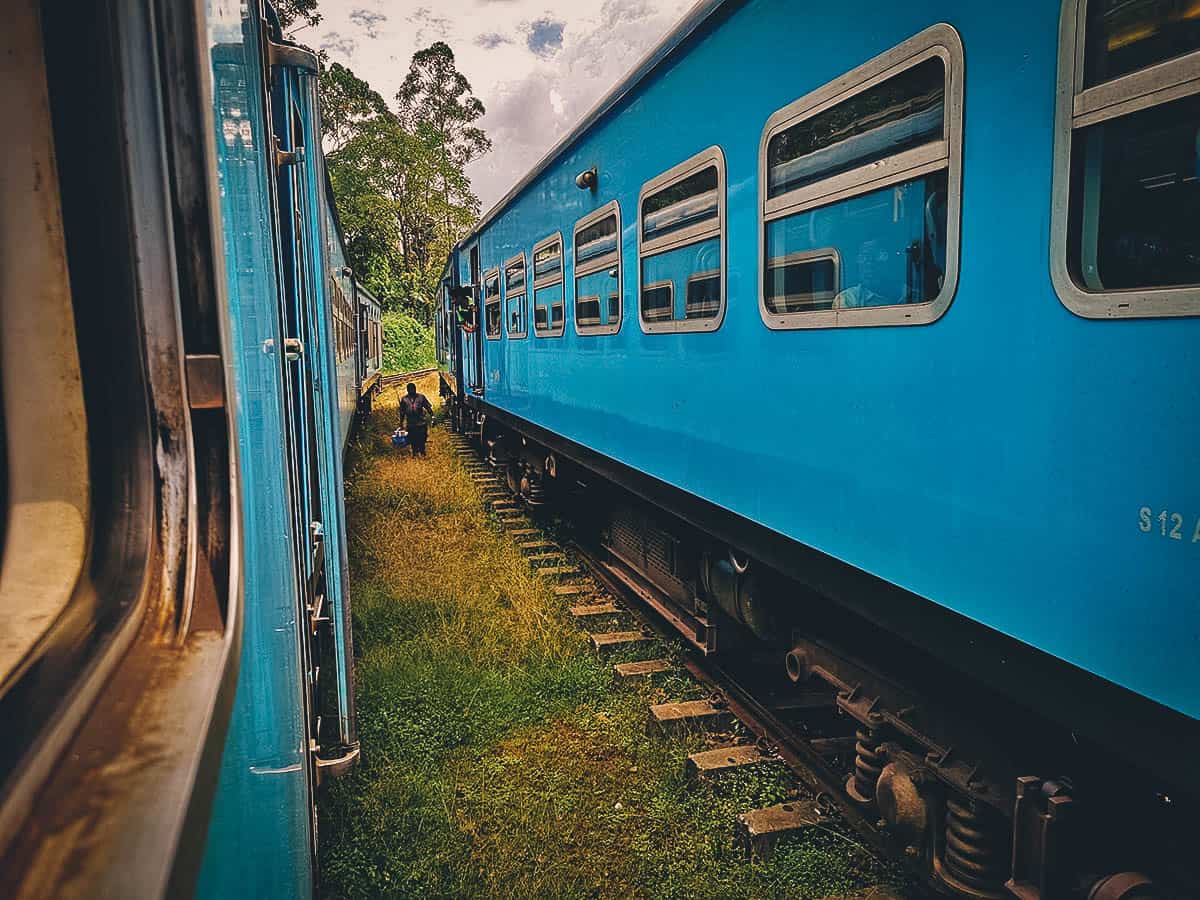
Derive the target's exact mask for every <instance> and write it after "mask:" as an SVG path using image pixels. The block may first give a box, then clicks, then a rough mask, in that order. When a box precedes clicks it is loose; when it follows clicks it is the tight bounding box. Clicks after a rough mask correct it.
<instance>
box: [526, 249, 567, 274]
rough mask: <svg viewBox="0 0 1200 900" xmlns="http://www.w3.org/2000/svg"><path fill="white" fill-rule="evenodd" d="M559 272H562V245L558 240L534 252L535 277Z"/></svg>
mask: <svg viewBox="0 0 1200 900" xmlns="http://www.w3.org/2000/svg"><path fill="white" fill-rule="evenodd" d="M559 272H562V247H561V246H560V245H559V243H558V241H555V242H554V243H553V244H550V245H549V246H546V247H543V248H542V249H541V250H538V251H537V252H536V253H534V254H533V277H534V279H535V280H537V279H541V278H543V277H545V276H548V275H553V274H555V273H559Z"/></svg>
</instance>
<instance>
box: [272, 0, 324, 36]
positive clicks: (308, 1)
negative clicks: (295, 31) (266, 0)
mask: <svg viewBox="0 0 1200 900" xmlns="http://www.w3.org/2000/svg"><path fill="white" fill-rule="evenodd" d="M275 12H276V13H278V14H279V24H280V25H281V26H283V30H284V31H287V30H288V29H290V28H291V27H292V26H293V25H296V26H298V27H300V28H306V27H308V26H310V25H317V24H319V23H320V21H321V14H320V13H319V12H317V0H275Z"/></svg>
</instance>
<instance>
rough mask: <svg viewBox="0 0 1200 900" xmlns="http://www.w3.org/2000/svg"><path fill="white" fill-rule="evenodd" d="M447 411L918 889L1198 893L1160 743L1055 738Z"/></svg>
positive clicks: (673, 526) (774, 582)
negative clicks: (765, 725)
mask: <svg viewBox="0 0 1200 900" xmlns="http://www.w3.org/2000/svg"><path fill="white" fill-rule="evenodd" d="M451 400H452V402H451V420H452V425H453V427H455V428H456V429H457V430H460V431H462V432H466V433H468V434H470V435H472V436H473V437H474V438H475V439H476V440H478V442H479V444H480V447H481V449H482V450H483V451H484V453H485V454H486V456H487V458H488V459H489V461H490V462H491V463H492V464H493V465H494V466H495V467H496V468H497V469H498V470H499V471H501V472H503V473H505V474H506V475H507V480H508V484H509V487H510V488H511V489H512V490H513V491H514V493H516V494H519V495H520V496H521V497H523V498H524V500H525V501H526V503H527V504H528V505H530V506H533V507H540V506H546V507H550V508H552V509H553V510H554V511H555V512H556V513H559V514H561V515H562V516H563V518H564V519H566V520H567V522H568V523H569V525H570V527H571V528H572V529H573V530H574V532H575V534H576V536H577V539H578V540H579V542H580V545H581V546H586V547H589V548H591V551H592V555H593V558H594V559H596V560H597V561H598V564H599V565H601V566H602V567H603V568H604V569H605V570H606V573H605V574H606V576H607V577H608V578H609V580H611V581H616V582H619V583H620V585H621V586H622V587H623V588H625V589H626V590H627V591H628V592H629V593H630V594H632V595H635V596H636V597H637V598H638V599H639V600H640V601H641V602H642V603H643V604H644V605H646V606H648V607H650V608H651V609H652V610H653V612H654V613H656V614H657V617H658V618H659V619H661V621H662V622H664V623H667V624H669V625H670V627H671V628H672V629H673V630H674V631H675V632H677V633H678V634H679V636H680V637H681V638H682V640H683V641H684V642H685V643H686V644H687V645H688V646H689V647H690V649H691V651H692V653H693V654H695V655H697V656H699V657H704V658H707V659H711V660H719V661H720V666H721V670H722V671H723V672H724V673H725V675H726V677H730V678H732V679H735V680H736V681H737V682H738V683H739V684H740V685H742V686H743V687H744V688H745V689H746V691H747V692H748V693H749V694H752V695H753V696H755V697H757V698H762V699H761V700H760V701H758V702H761V704H762V705H763V706H764V707H766V708H767V709H768V710H769V717H770V718H771V719H772V720H773V721H777V722H780V723H782V725H783V730H784V731H786V733H787V734H786V740H789V741H794V742H796V744H797V745H798V746H802V747H803V749H804V751H805V754H806V758H808V759H811V760H814V761H815V762H816V763H817V766H818V768H819V769H821V770H822V771H823V772H824V774H825V776H826V778H827V783H829V782H832V783H835V784H836V786H837V789H838V792H839V794H840V797H839V800H840V803H841V804H842V805H843V806H844V807H845V808H848V809H850V810H853V811H855V812H856V813H857V818H858V819H859V820H860V821H862V822H865V823H867V826H868V828H869V829H870V830H871V831H873V832H874V837H875V838H876V840H877V843H879V844H881V845H883V846H885V847H886V848H887V849H889V850H890V851H892V852H893V853H895V854H896V855H897V856H898V857H901V858H904V859H905V860H906V862H907V864H908V865H909V867H910V868H911V869H913V870H914V871H916V872H917V873H918V874H919V875H920V876H921V877H922V878H923V880H924V881H925V882H926V884H927V885H928V886H929V887H930V889H931V890H933V891H934V892H936V893H938V894H941V895H946V896H954V897H972V898H1002V897H1017V898H1021V900H1047V898H1056V897H1080V898H1088V900H1119V898H1124V900H1132V898H1149V897H1155V898H1158V897H1176V896H1180V897H1182V896H1195V893H1194V891H1195V886H1196V885H1197V883H1198V882H1197V868H1198V867H1197V865H1196V863H1195V860H1194V859H1193V857H1192V855H1191V854H1189V852H1188V851H1189V848H1190V847H1192V846H1194V845H1195V842H1196V839H1197V837H1200V829H1198V828H1197V827H1196V824H1195V811H1196V805H1195V802H1194V800H1192V799H1191V796H1190V793H1191V792H1190V791H1189V787H1188V778H1190V777H1191V776H1190V774H1189V775H1188V776H1187V777H1181V778H1180V779H1179V780H1178V781H1177V782H1176V781H1173V780H1172V779H1170V778H1164V777H1163V775H1162V773H1161V771H1156V768H1155V765H1154V763H1155V762H1156V761H1157V762H1161V757H1162V755H1163V751H1164V749H1165V748H1164V747H1163V746H1161V742H1157V743H1156V741H1155V740H1153V739H1147V740H1146V741H1145V742H1144V744H1143V745H1142V746H1141V749H1140V754H1141V755H1140V757H1139V758H1137V759H1134V760H1133V761H1131V760H1130V758H1129V754H1128V753H1127V752H1126V753H1117V752H1114V751H1113V750H1111V749H1110V748H1109V747H1107V746H1106V745H1105V744H1104V743H1103V742H1102V741H1097V740H1093V739H1088V738H1085V737H1083V736H1082V735H1080V734H1078V733H1074V732H1073V731H1072V730H1071V728H1070V727H1068V726H1066V725H1064V724H1063V722H1065V721H1068V720H1069V719H1070V716H1069V715H1066V713H1068V712H1070V711H1069V710H1064V716H1063V717H1062V718H1061V719H1059V718H1056V717H1055V716H1054V715H1046V714H1045V712H1044V710H1043V711H1041V712H1035V711H1033V709H1032V708H1031V707H1030V706H1028V705H1026V704H1023V703H1019V702H1017V701H1016V700H1014V699H1013V698H1012V697H1011V695H1006V694H1002V693H1000V692H998V691H996V690H994V689H991V688H989V687H988V686H986V685H985V684H983V683H981V682H979V681H978V680H976V679H974V678H973V677H972V676H971V673H970V672H966V671H963V669H962V668H961V667H958V668H954V667H951V666H949V665H947V664H946V663H945V662H944V661H943V659H942V658H941V656H940V655H939V654H938V653H936V652H930V651H929V649H928V648H926V649H921V648H920V647H918V646H916V645H914V644H913V643H910V642H908V641H906V640H904V639H903V638H901V637H898V636H897V634H896V633H895V632H894V631H893V630H890V629H887V628H883V627H881V626H880V625H879V624H877V623H875V622H872V621H870V620H869V619H868V618H865V617H863V616H860V615H859V614H857V613H856V612H855V611H852V610H849V609H847V608H845V606H844V605H842V604H839V603H837V602H835V601H833V600H831V599H830V598H829V597H827V596H826V595H824V593H823V592H822V590H821V589H820V584H821V580H819V579H814V581H815V582H816V583H815V584H814V583H806V582H805V580H804V579H802V578H796V577H794V575H793V574H789V575H785V574H783V573H782V572H780V571H779V570H778V569H777V568H774V567H772V566H770V565H767V564H765V563H763V562H762V561H760V560H759V559H758V558H757V557H756V554H755V552H754V550H755V548H754V546H753V545H742V546H734V545H733V544H732V543H729V542H725V541H721V540H718V539H716V538H714V537H713V536H712V534H710V533H708V532H706V531H704V530H702V529H701V528H698V527H696V526H695V525H693V524H690V523H689V522H687V521H684V520H683V519H682V518H679V517H677V516H676V515H674V514H672V513H671V512H667V511H665V510H664V509H662V508H659V507H658V506H656V505H655V504H653V503H651V502H649V501H648V500H647V499H645V498H643V497H640V496H638V495H636V494H635V493H634V492H632V491H631V490H628V489H626V488H625V487H623V486H621V485H619V484H617V483H615V482H614V481H611V480H609V479H607V478H605V477H604V476H603V475H601V474H598V473H597V472H596V471H593V470H592V469H591V468H588V467H585V466H583V465H580V464H579V463H577V462H576V461H575V460H573V459H571V458H570V457H569V456H567V455H564V454H563V453H562V452H561V450H560V449H555V448H551V447H549V446H547V443H549V442H547V443H543V442H541V441H539V440H537V439H536V438H535V437H534V436H532V435H530V434H525V433H522V431H520V430H518V429H517V428H514V427H512V425H511V424H509V425H502V424H501V423H500V422H499V421H497V420H496V419H494V418H489V416H488V413H487V412H486V411H485V409H486V408H485V407H483V406H482V404H471V405H470V406H468V405H466V404H462V403H461V402H459V401H458V400H457V398H451ZM537 437H544V435H537ZM931 621H932V620H931ZM912 626H913V627H914V628H915V629H917V630H918V631H920V630H921V629H922V627H923V623H922V622H920V621H917V622H914V623H912ZM1013 664H1014V665H1016V664H1019V660H1018V659H1016V658H1014V660H1013ZM1034 689H1035V690H1036V689H1037V688H1036V685H1035V686H1034ZM1078 702H1079V703H1080V704H1086V703H1090V702H1093V701H1092V700H1091V699H1090V698H1089V697H1087V696H1083V695H1081V696H1079V697H1078ZM1114 719H1116V721H1114V723H1113V728H1114V730H1116V731H1120V730H1122V729H1123V728H1124V727H1125V725H1124V723H1123V722H1121V721H1120V720H1119V717H1118V716H1117V715H1114ZM1129 737H1130V736H1129V735H1127V734H1126V735H1124V738H1125V739H1126V741H1127V740H1128V739H1129ZM1134 737H1135V745H1136V736H1134ZM1173 749H1174V750H1178V748H1173ZM1167 755H1170V754H1167ZM1152 773H1153V774H1152Z"/></svg>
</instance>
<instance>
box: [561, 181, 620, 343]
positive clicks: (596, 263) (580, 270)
mask: <svg viewBox="0 0 1200 900" xmlns="http://www.w3.org/2000/svg"><path fill="white" fill-rule="evenodd" d="M609 216H615V217H616V220H617V246H616V249H615V250H613V252H612V253H611V254H606V255H605V256H603V257H601V258H600V259H594V260H589V261H588V262H586V263H584V264H583V266H582V267H581V266H580V265H579V262H578V259H577V257H578V255H579V232H581V231H583V230H584V229H585V228H589V227H590V226H592V225H595V224H596V223H597V222H600V221H602V220H604V219H607V218H608V217H609ZM622 241H623V234H622V231H621V204H620V203H619V202H618V201H617V200H609V201H608V202H607V203H605V204H604V205H603V206H599V207H597V208H596V209H594V210H592V212H590V213H588V214H587V215H586V216H584V217H583V218H581V219H579V220H578V221H576V222H575V228H574V230H573V231H572V233H571V285H572V290H571V320H572V321H573V322H574V325H575V334H577V335H579V336H580V337H584V336H592V335H603V334H616V333H617V332H618V331H620V330H621V323H622V322H624V321H625V296H624V295H625V290H624V288H625V284H624V280H623V279H624V275H625V273H624V270H623V268H622V264H623V263H622V253H621V244H622ZM613 262H615V263H616V270H617V307H618V315H617V321H616V322H610V323H609V324H607V325H580V324H579V296H578V291H577V287H578V281H579V279H580V278H583V277H586V276H588V275H591V274H593V273H594V272H599V271H600V270H601V269H606V268H611V267H612V264H613ZM563 285H564V287H563V294H564V296H563V306H564V309H563V313H564V315H565V313H566V308H565V307H566V296H565V295H566V281H565V280H564V282H563ZM585 299H592V298H591V297H590V296H589V297H587V298H585ZM604 299H608V298H597V300H599V301H603V300H604ZM563 324H564V326H565V324H566V323H565V321H564V323H563Z"/></svg>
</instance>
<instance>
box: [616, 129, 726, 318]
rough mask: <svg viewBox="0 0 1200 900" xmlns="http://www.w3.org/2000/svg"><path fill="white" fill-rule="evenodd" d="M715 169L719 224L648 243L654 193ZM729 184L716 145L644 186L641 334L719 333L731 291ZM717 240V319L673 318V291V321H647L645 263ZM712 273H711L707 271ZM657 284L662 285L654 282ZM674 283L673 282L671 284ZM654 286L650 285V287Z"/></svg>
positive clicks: (640, 223)
mask: <svg viewBox="0 0 1200 900" xmlns="http://www.w3.org/2000/svg"><path fill="white" fill-rule="evenodd" d="M708 168H716V170H717V221H716V223H709V222H701V223H698V225H699V226H700V227H697V225H692V226H688V227H686V228H684V229H682V230H681V231H680V232H679V233H678V234H668V235H663V236H661V237H656V238H651V239H650V240H649V241H647V240H646V238H645V222H644V220H643V208H644V205H645V202H646V199H647V198H648V197H650V196H653V195H654V194H658V193H661V192H662V191H664V190H666V189H667V188H669V187H671V186H672V185H674V184H678V183H679V182H681V181H683V180H685V179H687V178H690V177H691V176H693V175H696V174H698V173H700V172H702V171H704V170H705V169H708ZM726 190H727V181H726V177H725V154H724V152H723V151H722V150H721V148H720V146H718V145H716V144H714V145H713V146H711V147H707V148H705V149H704V150H701V151H700V152H699V153H697V154H695V155H694V156H691V157H689V158H688V159H685V160H684V161H683V162H681V163H679V164H678V165H676V166H672V167H671V168H670V169H668V170H667V171H665V172H663V173H662V174H661V175H658V176H656V177H654V178H652V179H650V180H649V181H647V182H646V183H645V184H643V185H642V189H641V191H640V192H639V193H638V205H637V240H638V255H637V273H638V278H637V284H638V291H637V301H638V302H637V307H638V323H639V324H640V325H641V328H642V331H643V332H645V333H646V334H678V333H680V332H706V331H707V332H711V331H716V330H717V329H719V328H720V327H721V324H722V323H723V322H724V321H725V308H726V295H727V291H728V286H727V282H728V280H729V278H728V269H729V267H728V265H727V264H726V232H727V227H726V222H727V213H726V209H725V207H726V205H727V195H726ZM714 237H719V238H720V241H721V252H720V261H719V262H720V268H719V269H718V270H717V271H718V272H719V273H720V275H721V297H720V305H719V307H718V309H717V314H716V315H715V316H712V317H709V318H703V319H688V318H683V319H676V318H674V302H675V290H674V288H672V290H671V303H672V310H671V314H672V318H670V319H667V320H664V321H656V320H650V321H647V319H646V318H645V317H644V316H643V315H642V262H643V261H644V260H645V259H648V258H649V257H652V256H657V255H659V254H661V253H669V252H671V251H672V250H679V249H681V248H683V247H688V246H691V245H692V244H698V243H701V242H702V241H710V240H712V239H713V238H714ZM706 271H711V270H706ZM695 274H696V273H694V272H693V273H691V275H689V276H688V282H690V281H691V278H692V276H694V275H695ZM652 284H654V285H657V284H659V282H653V283H652ZM672 284H673V282H672ZM651 286H652V285H647V287H651ZM684 294H685V296H686V294H687V288H686V283H685V286H684Z"/></svg>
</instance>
